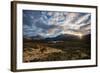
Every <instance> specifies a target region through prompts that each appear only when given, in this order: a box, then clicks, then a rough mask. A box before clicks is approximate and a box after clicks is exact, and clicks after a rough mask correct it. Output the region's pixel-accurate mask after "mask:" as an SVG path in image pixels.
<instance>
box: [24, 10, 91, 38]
mask: <svg viewBox="0 0 100 73" xmlns="http://www.w3.org/2000/svg"><path fill="white" fill-rule="evenodd" d="M23 31H24V36H27V37H31V36H37V35H40V36H42V37H45V38H47V37H56V36H58V35H60V34H72V35H76V36H79V37H81V36H83V35H87V34H90V32H91V14H90V13H78V12H60V11H58V12H56V11H34V10H33V11H32V10H23Z"/></svg>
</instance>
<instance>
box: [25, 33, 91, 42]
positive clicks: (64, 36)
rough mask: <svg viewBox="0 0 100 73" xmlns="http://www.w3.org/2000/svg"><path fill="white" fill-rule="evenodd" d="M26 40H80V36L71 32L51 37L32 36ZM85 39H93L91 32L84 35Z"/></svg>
mask: <svg viewBox="0 0 100 73" xmlns="http://www.w3.org/2000/svg"><path fill="white" fill-rule="evenodd" d="M24 40H25V41H35V40H36V41H71V40H80V38H79V37H78V36H75V35H70V34H61V35H59V36H56V37H52V38H51V37H50V38H44V37H42V36H39V35H37V36H32V37H30V38H24ZM81 40H83V41H87V42H88V41H90V40H91V34H88V35H84V36H83V37H82V39H81Z"/></svg>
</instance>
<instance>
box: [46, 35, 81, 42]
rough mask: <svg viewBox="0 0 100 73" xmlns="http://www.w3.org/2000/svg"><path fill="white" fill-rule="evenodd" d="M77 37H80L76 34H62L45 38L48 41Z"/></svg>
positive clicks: (74, 38)
mask: <svg viewBox="0 0 100 73" xmlns="http://www.w3.org/2000/svg"><path fill="white" fill-rule="evenodd" d="M76 39H79V38H78V37H77V36H74V35H70V34H61V35H59V36H57V37H53V38H46V39H45V40H48V41H58V40H59V41H65V40H67V41H68V40H76Z"/></svg>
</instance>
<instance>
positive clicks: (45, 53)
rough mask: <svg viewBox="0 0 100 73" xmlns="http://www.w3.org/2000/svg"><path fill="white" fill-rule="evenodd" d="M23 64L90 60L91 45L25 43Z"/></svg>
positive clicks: (66, 42) (75, 43)
mask: <svg viewBox="0 0 100 73" xmlns="http://www.w3.org/2000/svg"><path fill="white" fill-rule="evenodd" d="M23 49H24V50H23V62H38V61H63V60H80V59H90V55H91V54H90V45H89V44H87V43H84V42H82V41H60V42H59V41H58V42H51V41H49V42H41V41H31V42H30V41H29V42H24V48H23Z"/></svg>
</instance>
